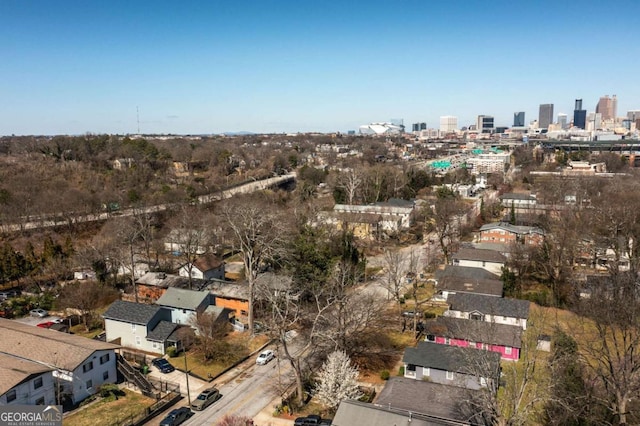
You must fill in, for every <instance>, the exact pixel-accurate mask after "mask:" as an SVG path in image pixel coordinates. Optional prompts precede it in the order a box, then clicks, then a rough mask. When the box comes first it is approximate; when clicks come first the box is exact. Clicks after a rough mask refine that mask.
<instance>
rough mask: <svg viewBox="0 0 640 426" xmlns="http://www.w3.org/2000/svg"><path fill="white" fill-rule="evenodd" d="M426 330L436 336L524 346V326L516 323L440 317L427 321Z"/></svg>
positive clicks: (514, 346) (518, 346)
mask: <svg viewBox="0 0 640 426" xmlns="http://www.w3.org/2000/svg"><path fill="white" fill-rule="evenodd" d="M426 332H427V334H433V335H435V336H443V337H449V338H452V339H461V340H466V341H470V342H479V343H486V344H489V345H500V346H510V347H512V348H520V347H522V328H521V327H519V326H516V325H507V324H496V323H492V322H486V321H474V320H468V319H463V318H451V317H438V318H436V319H435V320H431V321H427V324H426Z"/></svg>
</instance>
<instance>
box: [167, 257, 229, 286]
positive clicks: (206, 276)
mask: <svg viewBox="0 0 640 426" xmlns="http://www.w3.org/2000/svg"><path fill="white" fill-rule="evenodd" d="M189 273H191V278H196V279H200V280H223V279H224V261H223V260H222V259H220V258H219V257H218V256H216V255H214V254H206V255H204V256H200V257H198V259H196V260H195V261H194V262H193V263H191V264H189V263H187V264H185V265H182V266H181V267H180V270H179V272H178V275H180V276H181V277H189Z"/></svg>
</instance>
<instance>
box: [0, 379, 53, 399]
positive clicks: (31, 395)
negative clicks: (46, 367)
mask: <svg viewBox="0 0 640 426" xmlns="http://www.w3.org/2000/svg"><path fill="white" fill-rule="evenodd" d="M40 383H41V385H40ZM36 384H38V385H39V387H38V388H36ZM55 388H56V386H55V380H54V378H53V372H51V371H47V372H46V373H42V374H39V375H37V376H35V377H33V378H31V379H30V380H27V381H26V382H23V383H20V384H19V385H17V386H14V387H13V388H12V389H10V390H9V391H7V392H6V393H4V394H3V395H0V405H4V404H26V405H36V404H37V403H38V402H41V403H43V404H44V405H55V404H56V393H55ZM14 396H15V399H13V397H14ZM7 397H9V398H10V399H13V400H12V401H9V400H7ZM41 398H42V400H40V399H41ZM38 400H40V401H38Z"/></svg>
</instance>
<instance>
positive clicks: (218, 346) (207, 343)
mask: <svg viewBox="0 0 640 426" xmlns="http://www.w3.org/2000/svg"><path fill="white" fill-rule="evenodd" d="M190 325H191V327H193V328H194V329H195V330H196V331H197V334H198V338H197V342H198V348H199V349H200V351H201V352H202V354H203V356H204V358H205V359H207V360H209V359H214V358H219V356H220V355H222V354H224V353H225V352H227V349H228V347H227V346H226V345H225V343H224V341H223V338H224V336H225V335H226V334H227V333H228V332H229V331H230V329H231V325H230V324H229V323H228V322H227V321H225V320H223V319H221V318H219V317H217V316H215V315H213V314H211V313H206V312H201V313H198V314H197V315H196V316H195V317H193V318H192V320H191V324H190Z"/></svg>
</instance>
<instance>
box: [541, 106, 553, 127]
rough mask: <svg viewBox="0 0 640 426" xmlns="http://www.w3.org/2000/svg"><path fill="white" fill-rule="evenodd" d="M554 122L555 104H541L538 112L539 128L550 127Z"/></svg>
mask: <svg viewBox="0 0 640 426" xmlns="http://www.w3.org/2000/svg"><path fill="white" fill-rule="evenodd" d="M551 123H553V104H541V105H540V112H539V114H538V128H540V129H548V128H549V124H551Z"/></svg>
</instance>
